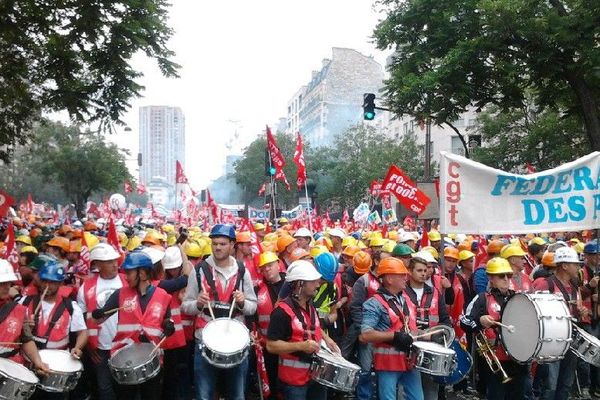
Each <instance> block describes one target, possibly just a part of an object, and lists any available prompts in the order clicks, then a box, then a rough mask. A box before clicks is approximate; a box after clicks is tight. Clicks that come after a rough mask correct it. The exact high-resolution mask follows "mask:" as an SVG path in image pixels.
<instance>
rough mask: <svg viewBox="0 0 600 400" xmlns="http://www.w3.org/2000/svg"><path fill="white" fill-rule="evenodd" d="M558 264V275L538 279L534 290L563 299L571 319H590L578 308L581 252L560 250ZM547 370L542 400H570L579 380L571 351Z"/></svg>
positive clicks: (556, 262) (556, 260) (583, 308)
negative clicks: (572, 388)
mask: <svg viewBox="0 0 600 400" xmlns="http://www.w3.org/2000/svg"><path fill="white" fill-rule="evenodd" d="M554 263H555V264H556V268H555V272H554V275H550V276H548V277H546V278H545V279H537V280H536V281H535V282H534V283H533V290H536V291H538V290H544V291H546V290H547V291H549V292H550V293H556V294H559V295H561V296H562V297H563V298H564V299H565V301H566V302H567V304H568V305H569V309H570V311H571V316H572V317H574V318H577V319H578V320H579V319H581V318H582V317H585V316H586V315H589V313H590V312H591V311H590V310H588V309H586V308H585V307H583V306H581V305H579V306H578V303H580V302H578V301H577V300H578V294H577V293H578V287H577V282H578V279H579V267H580V265H581V264H582V262H581V261H579V256H578V255H577V252H576V251H575V250H574V249H572V248H570V247H560V248H558V249H556V252H555V253H554ZM543 368H547V373H546V375H545V380H546V382H545V384H544V385H543V387H544V388H545V391H546V392H545V393H542V396H541V398H542V399H555V400H567V399H568V397H569V393H570V392H571V387H572V386H573V382H574V380H575V371H576V369H577V356H576V355H575V354H574V353H573V352H571V351H569V352H567V353H566V354H565V357H564V358H563V359H562V360H560V361H554V362H551V363H548V364H545V365H544V366H543ZM544 372H546V371H544Z"/></svg>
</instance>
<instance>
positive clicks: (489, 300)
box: [483, 292, 510, 361]
mask: <svg viewBox="0 0 600 400" xmlns="http://www.w3.org/2000/svg"><path fill="white" fill-rule="evenodd" d="M485 301H486V307H487V315H489V316H490V317H492V319H493V320H494V321H500V310H501V309H502V307H501V306H500V304H498V302H497V301H496V299H495V298H494V296H493V295H492V294H491V293H489V292H485ZM483 334H484V335H485V337H486V338H487V340H488V342H490V345H491V346H495V347H496V350H495V352H496V357H498V360H500V361H508V360H510V357H509V356H508V354H507V353H506V350H505V349H504V346H503V345H502V342H501V341H500V340H499V338H498V331H497V330H496V329H493V328H485V329H484V330H483Z"/></svg>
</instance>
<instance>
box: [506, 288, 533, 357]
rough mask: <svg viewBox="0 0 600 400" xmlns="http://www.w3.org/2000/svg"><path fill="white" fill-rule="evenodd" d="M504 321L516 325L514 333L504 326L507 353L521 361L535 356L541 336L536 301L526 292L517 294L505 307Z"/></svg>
mask: <svg viewBox="0 0 600 400" xmlns="http://www.w3.org/2000/svg"><path fill="white" fill-rule="evenodd" d="M502 323H503V324H504V325H508V326H509V325H512V326H514V327H515V329H514V332H512V333H511V332H509V331H508V329H505V328H502V342H503V343H504V348H505V349H506V351H507V353H508V354H509V355H510V356H511V357H512V358H514V359H515V360H517V361H521V362H527V361H529V360H530V359H531V358H533V356H534V355H535V352H536V350H537V348H538V343H539V342H538V339H539V338H540V336H541V334H540V322H539V319H538V310H537V308H536V307H535V303H534V301H533V300H532V299H531V298H530V297H529V296H528V295H526V294H523V293H518V294H515V295H514V296H513V297H511V298H510V299H509V300H508V302H507V303H506V305H505V307H504V311H503V312H502Z"/></svg>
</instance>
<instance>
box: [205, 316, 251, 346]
mask: <svg viewBox="0 0 600 400" xmlns="http://www.w3.org/2000/svg"><path fill="white" fill-rule="evenodd" d="M202 343H204V345H206V347H208V348H209V349H211V350H213V351H216V352H219V353H222V354H233V353H237V352H239V351H241V350H244V349H245V348H246V347H247V346H248V345H249V344H250V333H249V332H248V328H246V327H245V326H244V324H242V323H241V322H240V321H237V320H234V319H229V318H218V319H215V320H213V321H210V322H209V323H208V324H206V326H205V327H204V329H202Z"/></svg>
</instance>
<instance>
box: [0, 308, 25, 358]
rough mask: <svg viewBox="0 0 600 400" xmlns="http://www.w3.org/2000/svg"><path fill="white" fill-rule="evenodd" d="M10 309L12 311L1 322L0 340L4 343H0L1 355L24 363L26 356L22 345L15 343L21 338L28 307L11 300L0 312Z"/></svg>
mask: <svg viewBox="0 0 600 400" xmlns="http://www.w3.org/2000/svg"><path fill="white" fill-rule="evenodd" d="M5 307H6V308H5ZM9 309H10V312H8V314H7V315H6V317H4V319H3V320H2V322H0V342H2V343H3V344H1V345H0V357H2V358H8V359H9V360H11V361H14V362H18V363H20V364H24V358H23V356H22V355H21V353H20V350H21V345H20V344H14V343H18V342H20V340H21V335H22V333H23V323H24V322H25V317H26V315H27V307H25V306H23V305H21V304H17V303H14V302H9V303H6V304H5V305H4V306H3V307H2V308H0V314H4V313H6V312H7V311H8V310H9ZM3 311H4V312H3ZM9 343H11V344H9Z"/></svg>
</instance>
